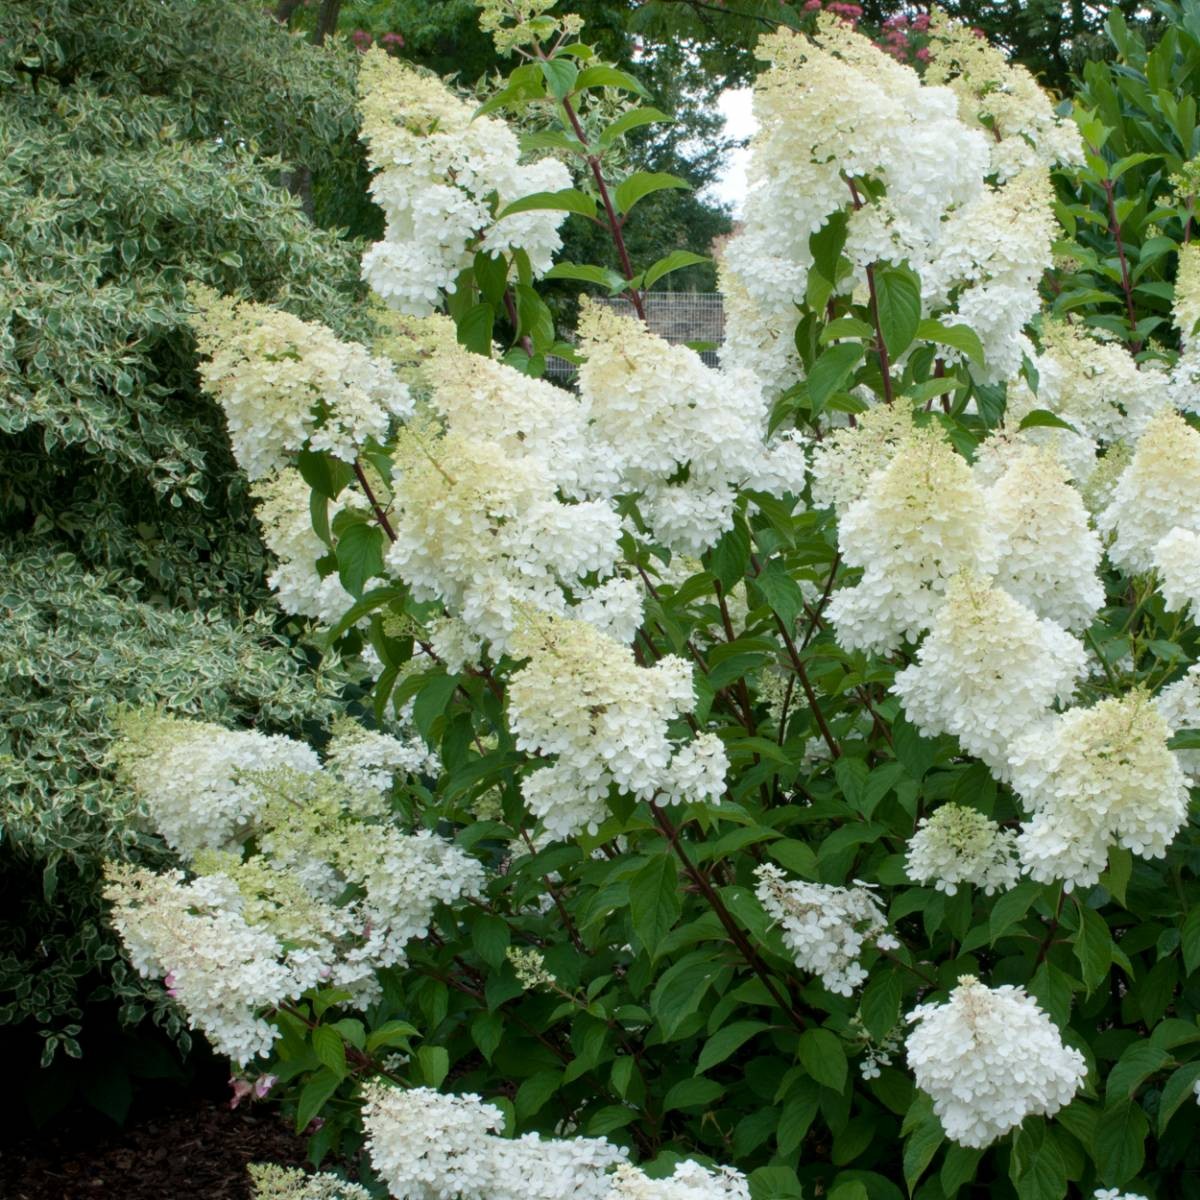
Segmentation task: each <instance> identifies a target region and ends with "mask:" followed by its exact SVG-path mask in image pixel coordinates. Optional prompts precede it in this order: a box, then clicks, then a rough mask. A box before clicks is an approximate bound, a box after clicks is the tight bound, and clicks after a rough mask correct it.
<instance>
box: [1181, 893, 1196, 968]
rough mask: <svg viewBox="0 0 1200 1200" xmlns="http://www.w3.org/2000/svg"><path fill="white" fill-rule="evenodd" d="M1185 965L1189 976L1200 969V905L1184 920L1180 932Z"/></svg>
mask: <svg viewBox="0 0 1200 1200" xmlns="http://www.w3.org/2000/svg"><path fill="white" fill-rule="evenodd" d="M1179 936H1180V948H1181V949H1182V951H1183V965H1184V967H1185V968H1186V969H1187V973H1188V974H1189V975H1191V974H1192V972H1194V971H1195V970H1196V968H1197V967H1200V904H1197V905H1196V906H1195V907H1194V908H1192V909H1191V911H1190V912H1189V913H1188V915H1187V916H1186V917H1184V919H1183V925H1182V926H1181V928H1180V930H1179Z"/></svg>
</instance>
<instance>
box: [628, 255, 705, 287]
mask: <svg viewBox="0 0 1200 1200" xmlns="http://www.w3.org/2000/svg"><path fill="white" fill-rule="evenodd" d="M709 262H712V259H711V258H706V257H705V256H704V255H703V254H693V253H692V252H691V251H690V250H672V251H671V253H670V254H667V255H664V256H663V257H662V258H660V259H659V260H658V262H656V263H654V264H653V265H652V266H649V267H647V268H646V273H645V275H644V276H643V278H642V287H644V288H646V289H649V288H652V287H653V286H654V285H655V284H656V283H657V282H658V281H659V280H660V279H661V278H662V277H663V276H664V275H669V274H670V273H671V272H672V271H680V270H682V269H683V268H684V267H696V266H700V265H701V264H702V263H709Z"/></svg>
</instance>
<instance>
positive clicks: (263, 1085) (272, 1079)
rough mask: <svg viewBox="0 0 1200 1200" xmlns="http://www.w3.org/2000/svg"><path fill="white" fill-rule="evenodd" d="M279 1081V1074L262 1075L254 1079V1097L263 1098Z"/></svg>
mask: <svg viewBox="0 0 1200 1200" xmlns="http://www.w3.org/2000/svg"><path fill="white" fill-rule="evenodd" d="M278 1082H279V1076H278V1075H260V1076H259V1077H258V1078H257V1079H256V1080H255V1081H254V1098H255V1099H256V1100H262V1099H263V1098H264V1097H265V1096H266V1094H267V1093H268V1092H269V1091H270V1090H271V1089H272V1088H273V1087H274V1086H275V1085H276V1084H277V1083H278Z"/></svg>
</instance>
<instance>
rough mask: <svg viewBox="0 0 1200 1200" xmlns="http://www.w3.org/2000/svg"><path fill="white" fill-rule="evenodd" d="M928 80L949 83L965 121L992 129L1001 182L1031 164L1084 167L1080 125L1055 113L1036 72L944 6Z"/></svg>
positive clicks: (935, 27) (932, 40) (936, 23)
mask: <svg viewBox="0 0 1200 1200" xmlns="http://www.w3.org/2000/svg"><path fill="white" fill-rule="evenodd" d="M925 82H926V83H929V84H946V85H947V86H949V87H950V88H951V89H952V90H953V92H954V94H955V95H956V96H957V97H958V114H959V117H960V119H961V120H963V121H964V122H965V123H966V124H968V125H975V126H978V127H979V128H980V129H981V130H983V131H984V132H986V134H987V141H988V149H989V150H990V152H991V159H992V171H993V173H994V174H995V175H996V176H997V178H998V179H1000V180H1001V182H1003V181H1004V180H1005V179H1008V178H1011V177H1012V176H1014V175H1017V174H1018V173H1019V172H1021V171H1024V170H1027V169H1028V168H1030V167H1041V168H1049V167H1054V166H1082V165H1083V141H1082V139H1081V138H1080V136H1079V127H1078V126H1077V125H1076V124H1075V122H1074V121H1073V120H1072V119H1071V118H1070V116H1065V117H1064V116H1059V114H1058V113H1056V112H1055V111H1054V105H1053V103H1052V101H1051V99H1050V96H1049V95H1048V94H1047V93H1046V92H1045V91H1043V90H1042V88H1041V87H1040V86H1039V85H1038V82H1037V80H1036V79H1034V77H1033V76H1032V75H1031V74H1030V72H1029V71H1028V70H1027V69H1026V68H1025V67H1023V66H1021V65H1020V64H1019V63H1014V62H1009V60H1008V59H1007V58H1006V57H1005V55H1004V53H1003V52H1002V51H1001V50H999V49H998V48H996V47H995V46H993V45H991V43H989V42H988V40H987V39H986V38H982V37H980V36H979V33H978V31H977V30H975V29H973V28H971V26H970V25H968V24H966V23H965V22H963V21H956V20H952V19H951V18H950V17H948V16H947V15H946V14H945V12H943V11H942V10H940V9H934V10H933V12H932V20H931V21H930V25H929V63H928V66H927V67H926V69H925Z"/></svg>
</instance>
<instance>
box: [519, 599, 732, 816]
mask: <svg viewBox="0 0 1200 1200" xmlns="http://www.w3.org/2000/svg"><path fill="white" fill-rule="evenodd" d="M512 648H513V653H514V654H516V655H519V656H520V657H527V658H528V659H529V661H528V662H527V663H526V664H525V666H523V667H522V668H521V669H520V670H518V671H517V672H516V673H515V674H514V675H513V676H512V678H511V680H510V682H509V694H508V706H509V707H508V718H509V724H510V726H511V728H512V731H513V733H514V735H515V736H516V740H517V746H518V748H519V749H522V750H529V751H532V752H535V753H540V754H545V755H556V756H557V759H556V761H555V762H554V763H553V764H552V765H550V766H549V767H545V768H543V769H541V770H538V771H535V772H533V773H532V774H530V775H527V776H526V777H525V780H524V782H523V783H522V788H521V791H522V795H523V796H524V798H525V803H526V804H527V805H528V807H529V810H530V811H531V812H532V813H533V814H534V815H535V816H536V817H538V818H540V819H541V821H542V822H543V823H544V825H545V827H546V829H547V831H548V832H549V833H551V834H553V835H554V836H557V837H569V836H571V835H572V834H575V833H578V832H579V831H581V830H583V829H591V830H595V829H596V828H597V827H598V826H599V824H600V823H601V822H602V821H603V820H604V818H605V817H606V815H607V809H606V807H605V803H604V801H605V798H606V797H607V795H608V790H609V788H610V787H611V786H613V785H616V786H617V787H618V788H620V789H621V790H622V791H624V792H627V793H629V794H631V795H633V796H636V797H637V798H638V799H641V800H650V799H654V798H657V799H658V800H659V801H660V802H661V803H667V804H671V803H676V802H679V801H682V800H705V799H707V800H716V799H718V798H719V797H720V795H721V794H722V792H723V791H724V787H725V773H726V771H727V770H728V766H729V763H728V759H727V757H726V754H725V749H724V746H723V745H722V743H721V741H720V739H719V738H717V737H716V735H715V734H701V735H700V736H699V737H697V738H695V739H693V740H692V741H691V742H686V743H683V744H682V745H680V744H679V743H678V742H677V741H676V740H675V739H674V738H672V736H671V734H670V731H669V724H670V722H671V721H672V720H673V719H674V718H676V717H679V716H681V715H682V714H684V713H688V712H691V711H692V710H693V708H694V707H695V703H696V699H695V695H694V693H693V690H692V668H691V666H690V665H689V664H688V663H687V662H685V661H684V660H683V659H681V658H678V657H676V656H674V655H669V656H667V657H665V658H662V659H660V660H659V662H658V663H656V664H655V665H654V666H653V667H640V666H638V664H637V662H636V661H635V660H634V656H633V651H632V650H631V649H630V648H629V647H628V646H624V645H621V644H620V643H619V642H616V641H613V639H612V638H610V637H607V636H606V635H604V634H603V633H601V632H600V631H599V630H597V629H595V628H594V627H592V626H591V625H588V624H587V623H586V622H583V621H577V620H570V619H563V618H557V617H551V616H546V615H536V616H534V615H531V616H530V617H529V618H528V619H527V621H526V622H525V624H524V625H523V626H522V627H521V628H520V629H519V630H518V632H517V634H516V635H515V636H514V638H513V640H512Z"/></svg>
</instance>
